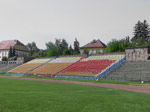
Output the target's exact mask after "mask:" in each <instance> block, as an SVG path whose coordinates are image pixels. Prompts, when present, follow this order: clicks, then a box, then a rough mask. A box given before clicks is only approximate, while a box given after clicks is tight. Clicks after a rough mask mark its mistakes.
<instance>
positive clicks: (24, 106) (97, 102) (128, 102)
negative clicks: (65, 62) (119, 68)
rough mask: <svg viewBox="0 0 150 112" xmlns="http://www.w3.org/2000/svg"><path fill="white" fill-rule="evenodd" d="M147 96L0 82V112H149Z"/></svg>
mask: <svg viewBox="0 0 150 112" xmlns="http://www.w3.org/2000/svg"><path fill="white" fill-rule="evenodd" d="M149 104H150V94H146V93H135V92H128V91H123V90H116V89H109V88H102V87H90V86H81V85H72V84H58V83H49V82H38V81H27V80H17V79H2V78H0V112H150V106H149Z"/></svg>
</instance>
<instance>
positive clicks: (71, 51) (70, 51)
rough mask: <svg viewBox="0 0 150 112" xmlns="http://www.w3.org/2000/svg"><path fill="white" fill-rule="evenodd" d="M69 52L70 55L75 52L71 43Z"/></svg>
mask: <svg viewBox="0 0 150 112" xmlns="http://www.w3.org/2000/svg"><path fill="white" fill-rule="evenodd" d="M69 53H70V55H72V54H73V49H72V46H71V45H70V47H69Z"/></svg>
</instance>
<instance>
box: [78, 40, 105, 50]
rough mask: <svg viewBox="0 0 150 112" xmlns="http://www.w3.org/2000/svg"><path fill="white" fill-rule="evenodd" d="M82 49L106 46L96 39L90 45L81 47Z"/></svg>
mask: <svg viewBox="0 0 150 112" xmlns="http://www.w3.org/2000/svg"><path fill="white" fill-rule="evenodd" d="M82 48H106V45H105V44H104V43H103V42H102V41H100V40H99V39H98V40H93V41H91V42H90V43H88V44H86V45H84V46H82V47H81V49H82Z"/></svg>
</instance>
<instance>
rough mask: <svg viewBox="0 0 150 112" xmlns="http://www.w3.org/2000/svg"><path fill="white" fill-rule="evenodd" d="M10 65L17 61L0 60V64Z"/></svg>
mask: <svg viewBox="0 0 150 112" xmlns="http://www.w3.org/2000/svg"><path fill="white" fill-rule="evenodd" d="M6 64H7V65H12V64H17V61H0V65H6Z"/></svg>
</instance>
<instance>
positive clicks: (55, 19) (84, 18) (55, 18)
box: [0, 0, 150, 48]
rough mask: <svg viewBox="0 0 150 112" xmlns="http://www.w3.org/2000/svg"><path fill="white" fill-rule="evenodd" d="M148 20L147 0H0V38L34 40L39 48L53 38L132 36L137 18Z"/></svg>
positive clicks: (105, 39) (84, 40)
mask: <svg viewBox="0 0 150 112" xmlns="http://www.w3.org/2000/svg"><path fill="white" fill-rule="evenodd" d="M144 19H146V20H147V22H148V23H149V24H150V0H0V41H3V40H13V39H18V40H20V41H21V42H23V43H24V44H27V43H29V42H32V41H35V42H36V43H37V45H38V47H39V48H46V47H45V43H46V42H48V41H52V42H54V40H55V38H65V39H66V40H67V41H68V42H69V43H71V44H73V41H74V39H75V37H77V39H78V41H79V42H80V46H82V45H84V44H86V43H88V42H90V41H91V40H93V39H100V40H101V41H103V42H104V43H106V44H107V43H108V42H109V41H110V40H111V39H113V38H116V39H120V38H124V37H125V36H127V35H129V36H132V32H133V27H134V25H135V24H136V23H137V21H138V20H141V21H143V20H144Z"/></svg>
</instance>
